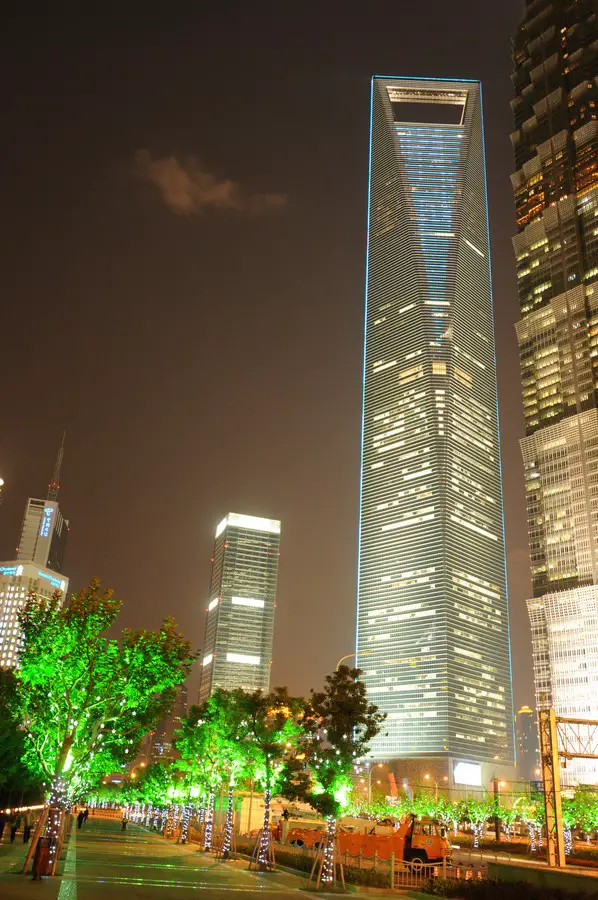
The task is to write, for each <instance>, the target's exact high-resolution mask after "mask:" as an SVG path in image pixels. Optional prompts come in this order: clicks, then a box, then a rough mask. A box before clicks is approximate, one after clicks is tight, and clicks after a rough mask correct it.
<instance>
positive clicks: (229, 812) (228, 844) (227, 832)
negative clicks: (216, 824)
mask: <svg viewBox="0 0 598 900" xmlns="http://www.w3.org/2000/svg"><path fill="white" fill-rule="evenodd" d="M233 793H234V786H233V785H232V784H231V785H229V788H228V805H227V807H226V819H225V822H224V839H223V841H222V856H223V857H224V859H227V858H228V857H229V856H230V851H231V848H232V841H233Z"/></svg>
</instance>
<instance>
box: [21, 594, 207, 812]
mask: <svg viewBox="0 0 598 900" xmlns="http://www.w3.org/2000/svg"><path fill="white" fill-rule="evenodd" d="M120 606H121V602H120V601H119V600H117V599H115V598H114V597H113V595H112V591H109V590H105V591H103V592H102V591H101V590H100V582H99V581H98V580H97V579H94V580H93V581H92V582H91V584H90V585H89V587H87V588H84V589H83V590H81V591H80V592H79V593H78V594H76V595H73V597H72V599H71V601H70V603H69V604H68V605H67V606H65V607H61V606H60V602H59V595H55V596H54V598H53V599H51V600H46V599H44V598H41V597H38V596H36V595H35V593H32V594H30V596H29V598H28V600H27V603H26V605H25V607H24V610H23V612H22V613H21V617H20V618H21V626H22V630H23V639H24V646H23V649H22V651H21V654H20V668H19V669H18V670H17V671H16V679H17V688H16V695H17V696H16V706H17V709H18V713H19V716H20V718H21V721H22V723H23V726H24V729H25V733H26V735H27V739H28V745H27V749H26V751H25V755H24V760H25V763H26V764H27V766H28V767H29V768H30V770H31V771H32V772H34V773H36V774H39V775H42V776H44V777H45V778H46V779H47V780H49V781H50V782H53V781H55V780H56V779H59V778H60V779H62V781H63V783H64V784H65V786H66V787H67V788H68V790H69V791H70V793H71V794H77V793H81V792H82V791H83V790H85V789H87V788H88V787H90V786H91V785H93V784H94V783H97V782H98V781H99V779H100V778H101V777H102V776H103V775H104V774H106V773H108V772H111V771H115V770H116V769H117V768H119V767H120V766H121V765H123V764H126V762H127V761H129V760H131V759H132V758H133V757H134V754H135V751H136V749H137V746H138V744H139V741H140V739H141V737H142V736H143V735H144V733H146V732H147V731H148V730H149V729H150V728H151V727H153V726H154V725H155V723H156V721H157V719H158V718H159V717H160V716H161V715H162V714H163V713H164V711H165V710H166V709H167V708H168V706H169V705H170V703H171V702H172V699H173V698H174V693H175V688H176V687H177V685H179V684H180V683H181V682H182V681H183V680H184V678H185V677H186V676H187V675H188V673H189V671H190V667H191V663H192V660H193V655H192V653H191V649H190V645H189V644H188V642H187V641H185V640H184V639H183V638H182V636H181V635H180V634H179V633H178V632H177V630H176V626H175V624H174V622H173V620H172V619H165V620H164V622H163V623H162V626H161V627H160V628H159V629H158V630H157V631H131V630H129V629H125V630H124V631H123V632H122V635H121V639H120V640H114V639H111V638H109V637H108V635H107V631H108V629H109V628H110V627H111V626H112V625H113V623H114V621H115V619H116V616H117V614H118V612H119V610H120Z"/></svg>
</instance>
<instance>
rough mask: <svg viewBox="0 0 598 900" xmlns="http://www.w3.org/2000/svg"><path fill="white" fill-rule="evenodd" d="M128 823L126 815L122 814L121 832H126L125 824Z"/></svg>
mask: <svg viewBox="0 0 598 900" xmlns="http://www.w3.org/2000/svg"><path fill="white" fill-rule="evenodd" d="M128 821H129V820H128V819H127V814H126V813H125V812H124V813H123V818H122V823H123V831H126V830H127V822H128Z"/></svg>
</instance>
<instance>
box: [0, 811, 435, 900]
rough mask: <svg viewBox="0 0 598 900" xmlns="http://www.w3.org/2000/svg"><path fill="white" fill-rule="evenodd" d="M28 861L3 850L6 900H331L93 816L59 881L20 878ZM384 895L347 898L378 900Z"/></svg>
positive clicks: (276, 875)
mask: <svg viewBox="0 0 598 900" xmlns="http://www.w3.org/2000/svg"><path fill="white" fill-rule="evenodd" d="M24 855H25V853H24V850H23V844H22V842H21V844H20V845H16V844H14V845H12V847H10V845H9V846H8V847H7V848H4V847H0V898H2V900H34V898H35V900H105V898H106V897H109V898H110V900H120V898H123V900H125V898H126V900H183V898H185V900H191V896H190V891H197V890H199V891H203V892H204V897H205V900H247V898H246V897H245V896H244V895H246V894H248V893H259V894H268V895H269V896H268V900H292V898H290V897H289V896H288V895H289V894H292V893H298V892H301V894H302V895H303V896H307V897H308V898H310V900H316V898H317V897H319V896H320V897H326V896H331V895H330V894H328V895H326V894H324V893H320V894H316V893H315V892H314V891H313V890H308V889H307V882H306V879H305V878H303V877H301V876H300V875H295V874H293V873H291V872H282V871H281V872H268V873H257V872H250V871H249V869H248V863H247V861H246V860H232V861H229V862H221V861H219V860H216V859H215V858H214V856H213V855H211V854H205V853H202V852H198V850H197V847H196V846H194V845H192V844H186V845H182V844H175V843H172V842H169V841H167V840H165V839H164V838H163V837H161V836H160V835H158V834H156V833H155V832H149V831H147V830H146V829H144V828H141V827H140V826H138V825H135V824H133V823H129V825H128V826H127V830H126V831H124V832H123V831H122V830H121V824H120V822H119V821H115V820H113V819H102V818H96V819H92V817H91V816H90V818H89V820H88V821H87V823H86V824H85V825H84V826H83V828H82V829H81V830H78V829H77V828H73V829H72V831H71V840H70V844H69V845H68V849H67V852H66V859H65V860H63V862H62V863H61V868H60V870H61V871H63V874H62V875H61V876H56V877H54V878H46V879H44V880H43V881H41V882H39V881H35V882H34V881H33V880H32V878H31V876H30V875H25V876H24V875H19V874H16V871H17V870H18V869H20V868H21V867H22V864H23V860H24ZM63 855H64V854H63ZM380 894H381V892H379V891H376V892H374V891H373V892H372V893H371V894H370V893H369V892H368V893H361V892H360V893H359V894H357V895H354V894H349V895H348V896H349V897H350V896H357V897H359V898H360V900H374V898H375V900H380ZM227 895H228V896H227ZM242 895H243V896H242ZM403 896H410V897H417V896H418V894H417V893H414V894H409V893H405V894H403Z"/></svg>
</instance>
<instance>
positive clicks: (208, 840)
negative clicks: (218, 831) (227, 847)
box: [203, 791, 214, 850]
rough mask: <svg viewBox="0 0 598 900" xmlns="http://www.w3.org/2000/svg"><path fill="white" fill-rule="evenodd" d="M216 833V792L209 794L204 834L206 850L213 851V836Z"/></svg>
mask: <svg viewBox="0 0 598 900" xmlns="http://www.w3.org/2000/svg"><path fill="white" fill-rule="evenodd" d="M213 832H214V792H213V791H210V793H209V794H208V808H207V810H206V830H205V833H204V842H203V846H204V850H211V849H212V835H213Z"/></svg>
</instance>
